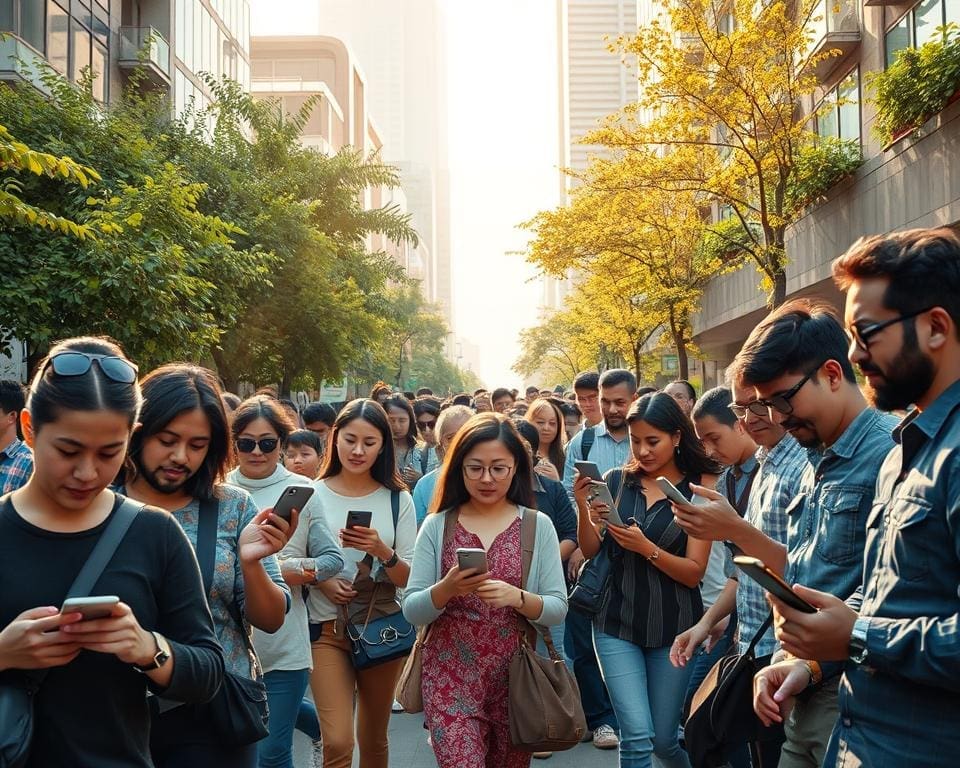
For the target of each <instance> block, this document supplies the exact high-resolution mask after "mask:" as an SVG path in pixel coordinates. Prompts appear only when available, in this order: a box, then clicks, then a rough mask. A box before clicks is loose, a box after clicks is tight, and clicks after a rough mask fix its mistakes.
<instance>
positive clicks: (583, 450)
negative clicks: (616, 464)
mask: <svg viewBox="0 0 960 768" xmlns="http://www.w3.org/2000/svg"><path fill="white" fill-rule="evenodd" d="M596 439H597V428H596V427H584V428H583V437H581V438H580V458H581V459H582V460H583V461H586V460H587V459H588V458H590V449H591V448H593V441H594V440H596Z"/></svg>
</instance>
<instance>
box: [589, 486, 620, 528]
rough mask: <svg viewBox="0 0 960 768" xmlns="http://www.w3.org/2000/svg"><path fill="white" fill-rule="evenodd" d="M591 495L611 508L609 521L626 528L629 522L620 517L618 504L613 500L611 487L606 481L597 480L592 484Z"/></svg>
mask: <svg viewBox="0 0 960 768" xmlns="http://www.w3.org/2000/svg"><path fill="white" fill-rule="evenodd" d="M590 487H591V491H590V493H591V495H592V496H593V498H595V499H596V500H597V501H599V502H600V503H601V504H606V505H607V506H608V507H609V508H610V512H609V514H608V515H607V523H608V524H610V525H616V526H619V527H620V528H626V527H627V524H626V523H625V522H623V519H622V518H621V517H620V513H619V511H618V510H617V504H616V502H615V501H614V500H613V496H612V495H611V494H610V488H609V486H607V484H606V483H604V482H602V481H601V482H598V481H596V480H594V481H593V483H591V484H590Z"/></svg>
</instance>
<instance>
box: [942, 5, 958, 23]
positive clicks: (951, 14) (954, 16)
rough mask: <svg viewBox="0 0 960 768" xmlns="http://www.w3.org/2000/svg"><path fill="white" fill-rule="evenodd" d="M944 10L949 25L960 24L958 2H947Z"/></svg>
mask: <svg viewBox="0 0 960 768" xmlns="http://www.w3.org/2000/svg"><path fill="white" fill-rule="evenodd" d="M944 10H945V14H944V15H945V17H946V20H947V24H949V23H950V22H953V23H954V24H960V3H958V2H957V0H946V2H945V8H944Z"/></svg>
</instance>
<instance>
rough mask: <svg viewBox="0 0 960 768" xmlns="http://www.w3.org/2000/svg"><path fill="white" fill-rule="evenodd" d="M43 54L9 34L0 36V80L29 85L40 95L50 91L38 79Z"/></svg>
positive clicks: (42, 62)
mask: <svg viewBox="0 0 960 768" xmlns="http://www.w3.org/2000/svg"><path fill="white" fill-rule="evenodd" d="M43 64H44V58H43V54H41V53H40V52H39V51H36V50H34V49H33V48H32V47H31V46H29V45H27V43H25V42H23V40H21V39H20V38H19V37H16V36H15V35H13V34H11V33H4V34H3V35H0V80H19V81H20V82H23V83H29V84H30V85H32V86H33V87H34V88H36V89H37V90H38V91H40V92H41V93H46V94H49V93H50V90H49V89H48V88H47V86H46V83H44V82H43V80H42V79H41V78H40V72H41V68H42V66H43Z"/></svg>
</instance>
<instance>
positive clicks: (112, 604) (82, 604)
mask: <svg viewBox="0 0 960 768" xmlns="http://www.w3.org/2000/svg"><path fill="white" fill-rule="evenodd" d="M119 602H120V598H119V597H117V596H116V595H101V596H99V597H68V598H67V599H66V600H64V601H63V607H62V608H61V609H60V613H80V614H83V621H90V620H91V619H104V618H106V617H107V616H110V615H111V614H112V613H113V609H114V608H116V607H117V604H118V603H119Z"/></svg>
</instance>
